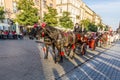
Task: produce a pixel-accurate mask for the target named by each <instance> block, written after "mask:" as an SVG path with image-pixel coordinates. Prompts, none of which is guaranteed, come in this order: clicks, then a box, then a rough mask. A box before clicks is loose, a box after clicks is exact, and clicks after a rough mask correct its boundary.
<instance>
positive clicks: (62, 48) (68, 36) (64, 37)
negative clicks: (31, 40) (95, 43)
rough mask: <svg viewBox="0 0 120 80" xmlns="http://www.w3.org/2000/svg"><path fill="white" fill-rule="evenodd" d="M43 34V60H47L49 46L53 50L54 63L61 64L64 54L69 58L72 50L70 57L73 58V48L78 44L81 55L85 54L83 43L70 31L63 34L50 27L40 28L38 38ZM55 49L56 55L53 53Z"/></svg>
mask: <svg viewBox="0 0 120 80" xmlns="http://www.w3.org/2000/svg"><path fill="white" fill-rule="evenodd" d="M43 34H44V43H45V46H46V54H45V57H44V58H45V59H47V58H48V48H49V47H48V46H49V45H51V46H52V48H53V53H54V55H55V57H54V61H55V63H56V62H59V61H60V62H63V56H64V55H65V53H66V54H67V56H69V55H70V52H71V50H73V54H71V55H72V57H74V54H75V48H76V47H77V46H78V44H79V46H81V52H82V51H83V52H82V54H85V53H86V50H85V49H86V48H85V42H82V40H81V39H79V37H77V35H76V33H74V32H72V31H68V32H64V31H62V30H59V29H56V28H54V27H52V26H46V27H45V28H41V29H39V30H38V31H37V36H38V37H41V36H42V35H43ZM81 38H82V36H81ZM55 48H57V50H58V54H56V53H55ZM64 52H65V53H64Z"/></svg>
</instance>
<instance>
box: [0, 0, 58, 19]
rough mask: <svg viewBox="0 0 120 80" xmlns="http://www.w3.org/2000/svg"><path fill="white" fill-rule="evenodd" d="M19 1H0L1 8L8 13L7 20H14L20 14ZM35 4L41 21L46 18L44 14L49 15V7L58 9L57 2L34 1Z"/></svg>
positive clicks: (50, 0)
mask: <svg viewBox="0 0 120 80" xmlns="http://www.w3.org/2000/svg"><path fill="white" fill-rule="evenodd" d="M17 1H19V0H0V6H2V7H4V10H5V12H6V14H5V17H6V18H10V19H14V18H15V17H16V14H17V13H18V10H17ZM33 2H34V4H35V6H34V7H36V8H37V9H38V14H39V16H40V17H41V19H42V18H43V17H44V14H45V13H47V6H51V7H53V8H56V0H33Z"/></svg>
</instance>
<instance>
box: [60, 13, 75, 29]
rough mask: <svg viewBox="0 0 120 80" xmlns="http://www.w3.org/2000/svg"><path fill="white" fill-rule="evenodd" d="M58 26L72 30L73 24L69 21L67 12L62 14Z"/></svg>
mask: <svg viewBox="0 0 120 80" xmlns="http://www.w3.org/2000/svg"><path fill="white" fill-rule="evenodd" d="M59 21H60V25H61V26H62V27H64V28H73V22H72V20H71V19H70V13H69V12H63V14H62V16H61V17H60V19H59Z"/></svg>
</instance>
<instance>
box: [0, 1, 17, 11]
mask: <svg viewBox="0 0 120 80" xmlns="http://www.w3.org/2000/svg"><path fill="white" fill-rule="evenodd" d="M0 6H2V7H4V6H5V3H4V0H0ZM12 6H13V12H14V13H16V12H17V3H16V2H15V1H13V2H12Z"/></svg>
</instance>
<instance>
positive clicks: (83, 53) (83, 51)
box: [81, 43, 86, 55]
mask: <svg viewBox="0 0 120 80" xmlns="http://www.w3.org/2000/svg"><path fill="white" fill-rule="evenodd" d="M81 53H82V55H85V54H86V44H85V43H84V44H83V48H82V51H81Z"/></svg>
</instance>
